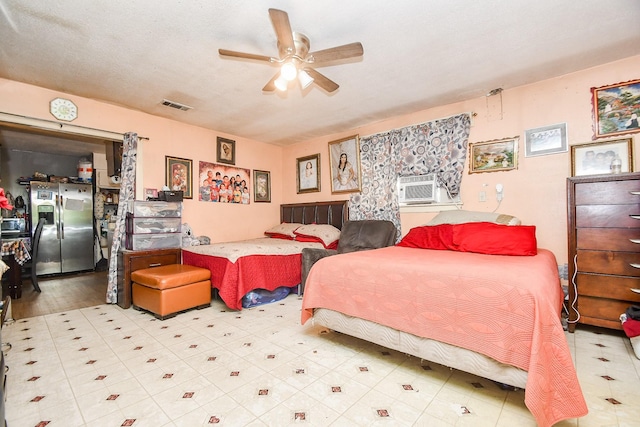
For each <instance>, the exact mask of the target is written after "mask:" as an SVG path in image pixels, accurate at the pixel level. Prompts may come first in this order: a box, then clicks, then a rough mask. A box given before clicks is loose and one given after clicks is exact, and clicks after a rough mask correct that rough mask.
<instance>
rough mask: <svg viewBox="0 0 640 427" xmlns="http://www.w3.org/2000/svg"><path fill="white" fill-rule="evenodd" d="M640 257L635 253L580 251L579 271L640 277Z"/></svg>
mask: <svg viewBox="0 0 640 427" xmlns="http://www.w3.org/2000/svg"><path fill="white" fill-rule="evenodd" d="M632 263H633V264H638V265H640V256H639V255H638V254H636V253H633V252H614V251H589V250H582V249H579V250H578V271H579V272H581V273H582V272H585V273H601V274H613V275H616V276H633V277H640V268H635V267H632V266H631V264H632Z"/></svg>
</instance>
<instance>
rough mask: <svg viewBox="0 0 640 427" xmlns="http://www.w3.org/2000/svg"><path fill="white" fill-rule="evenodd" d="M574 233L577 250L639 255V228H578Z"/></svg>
mask: <svg viewBox="0 0 640 427" xmlns="http://www.w3.org/2000/svg"><path fill="white" fill-rule="evenodd" d="M576 233H577V238H576V242H577V247H578V249H593V250H600V251H607V250H611V251H622V252H636V253H640V228H631V229H629V228H578V229H576ZM632 239H633V240H635V241H637V242H638V243H634V242H632V241H631V240H632ZM638 259H640V257H638Z"/></svg>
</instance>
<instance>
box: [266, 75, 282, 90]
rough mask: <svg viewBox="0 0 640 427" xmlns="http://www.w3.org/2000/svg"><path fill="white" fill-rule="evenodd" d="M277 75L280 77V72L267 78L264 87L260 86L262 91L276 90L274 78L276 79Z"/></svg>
mask: <svg viewBox="0 0 640 427" xmlns="http://www.w3.org/2000/svg"><path fill="white" fill-rule="evenodd" d="M278 77H280V73H276V75H275V76H273V77H272V78H271V80H269V83H267V84H266V85H264V87H263V88H262V91H263V92H275V90H276V83H275V82H276V80H277V79H278Z"/></svg>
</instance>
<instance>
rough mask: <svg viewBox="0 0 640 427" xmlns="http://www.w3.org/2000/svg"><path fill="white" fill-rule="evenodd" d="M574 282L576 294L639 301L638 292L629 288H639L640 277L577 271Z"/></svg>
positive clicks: (639, 295)
mask: <svg viewBox="0 0 640 427" xmlns="http://www.w3.org/2000/svg"><path fill="white" fill-rule="evenodd" d="M576 283H577V284H578V294H579V295H581V296H582V295H587V296H591V297H600V298H608V299H617V300H623V301H632V302H635V303H640V294H637V293H635V292H631V288H636V289H637V288H640V278H637V277H636V278H634V277H622V276H606V275H601V274H586V273H578V275H577V276H576ZM569 286H571V285H569Z"/></svg>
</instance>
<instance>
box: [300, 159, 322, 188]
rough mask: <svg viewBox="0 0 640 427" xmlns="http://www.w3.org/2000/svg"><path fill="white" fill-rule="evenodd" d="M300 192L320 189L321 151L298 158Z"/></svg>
mask: <svg viewBox="0 0 640 427" xmlns="http://www.w3.org/2000/svg"><path fill="white" fill-rule="evenodd" d="M296 177H297V179H296V181H297V183H298V194H301V193H313V192H316V191H320V153H318V154H314V155H313V156H306V157H299V158H297V159H296Z"/></svg>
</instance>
